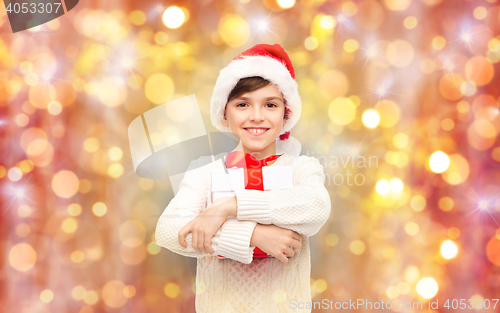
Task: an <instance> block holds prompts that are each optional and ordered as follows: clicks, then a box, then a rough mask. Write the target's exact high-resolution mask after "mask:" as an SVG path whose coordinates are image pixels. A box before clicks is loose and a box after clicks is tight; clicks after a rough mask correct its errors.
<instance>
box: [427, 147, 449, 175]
mask: <svg viewBox="0 0 500 313" xmlns="http://www.w3.org/2000/svg"><path fill="white" fill-rule="evenodd" d="M429 166H430V168H431V170H432V171H433V172H434V173H442V172H444V171H446V170H447V169H448V167H449V166H450V158H449V157H448V155H447V154H446V153H444V152H442V151H436V152H434V153H433V154H432V155H431V157H430V158H429Z"/></svg>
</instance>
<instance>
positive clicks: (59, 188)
mask: <svg viewBox="0 0 500 313" xmlns="http://www.w3.org/2000/svg"><path fill="white" fill-rule="evenodd" d="M78 184H79V180H78V177H77V176H76V175H75V173H73V172H71V171H67V170H62V171H59V172H57V173H56V174H55V175H54V176H53V177H52V190H53V191H54V193H55V194H56V195H57V196H59V197H61V198H71V197H72V196H74V195H75V194H76V193H77V192H78Z"/></svg>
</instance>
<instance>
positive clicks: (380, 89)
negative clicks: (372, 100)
mask: <svg viewBox="0 0 500 313" xmlns="http://www.w3.org/2000/svg"><path fill="white" fill-rule="evenodd" d="M386 92H387V88H386V87H384V86H380V87H377V93H378V95H379V96H381V97H383V96H384V95H385V93H386Z"/></svg>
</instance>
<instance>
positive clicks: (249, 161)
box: [226, 151, 283, 259]
mask: <svg viewBox="0 0 500 313" xmlns="http://www.w3.org/2000/svg"><path fill="white" fill-rule="evenodd" d="M282 155H283V153H282V154H276V155H271V156H269V157H267V158H265V159H262V160H257V159H256V158H255V157H254V156H253V155H251V154H250V153H246V152H243V151H233V152H230V153H229V154H228V155H227V156H226V167H227V168H232V167H238V168H245V169H246V171H244V174H245V189H254V190H264V180H263V179H262V167H263V166H267V162H270V161H272V160H276V159H277V158H279V157H280V156H282ZM268 256H270V255H269V254H267V253H266V252H264V251H262V250H260V249H259V248H257V247H255V249H254V250H253V258H254V259H262V258H267V257H268Z"/></svg>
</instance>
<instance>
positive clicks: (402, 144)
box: [392, 133, 408, 149]
mask: <svg viewBox="0 0 500 313" xmlns="http://www.w3.org/2000/svg"><path fill="white" fill-rule="evenodd" d="M392 143H393V144H394V145H395V146H396V147H398V148H399V149H404V148H406V146H407V145H408V136H407V135H406V134H404V133H397V134H396V135H394V137H393V138H392Z"/></svg>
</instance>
